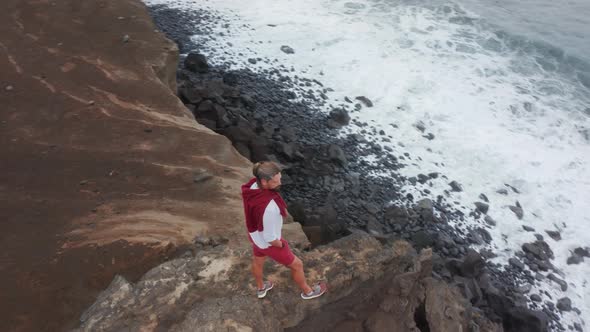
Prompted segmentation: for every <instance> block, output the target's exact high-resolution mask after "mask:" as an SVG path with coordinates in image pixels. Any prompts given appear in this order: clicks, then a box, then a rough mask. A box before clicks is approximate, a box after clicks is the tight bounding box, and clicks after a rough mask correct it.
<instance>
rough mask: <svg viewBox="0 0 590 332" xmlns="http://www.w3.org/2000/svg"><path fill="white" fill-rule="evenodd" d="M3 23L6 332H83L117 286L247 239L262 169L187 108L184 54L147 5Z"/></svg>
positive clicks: (80, 8) (70, 3) (53, 6)
mask: <svg viewBox="0 0 590 332" xmlns="http://www.w3.org/2000/svg"><path fill="white" fill-rule="evenodd" d="M0 9H1V10H0V20H1V21H2V22H3V23H2V28H1V29H0V77H2V79H1V83H0V84H2V86H1V89H0V104H1V105H2V106H1V107H2V111H1V112H0V143H1V144H0V160H1V162H0V205H1V206H2V208H1V209H0V210H1V212H0V216H1V217H2V218H1V219H2V223H0V234H2V236H1V237H2V238H1V241H0V249H1V250H0V251H1V252H2V257H1V258H0V271H1V272H2V273H0V284H1V285H2V286H1V289H0V293H1V294H2V296H1V297H0V311H1V312H2V313H3V315H2V317H3V319H0V330H2V331H14V330H20V331H25V330H27V331H57V330H63V329H66V328H67V327H69V326H74V325H75V324H76V322H77V318H78V317H79V315H80V313H81V312H82V311H83V309H84V308H85V307H87V306H89V305H90V304H91V303H92V302H93V301H94V299H95V296H96V295H97V294H98V292H99V291H100V290H103V289H104V288H105V287H107V286H108V285H109V283H110V282H111V280H112V279H113V276H114V275H116V274H122V275H125V276H126V277H127V278H129V279H130V280H134V281H135V280H136V279H137V278H139V277H140V276H141V275H142V274H144V273H145V272H146V271H147V270H148V269H150V268H152V267H153V266H155V265H157V264H159V263H161V262H162V261H164V260H166V259H167V258H169V257H172V256H173V255H174V252H175V251H177V248H180V247H182V246H184V245H186V244H187V243H191V241H192V240H193V238H195V237H196V236H199V235H207V236H210V235H215V234H221V233H223V234H224V235H226V236H228V237H231V236H233V235H235V234H238V232H239V234H240V236H241V235H243V233H242V232H241V228H240V226H241V225H242V213H243V212H242V207H241V202H240V198H239V194H238V192H237V190H236V188H238V187H239V184H240V183H242V181H244V179H245V178H246V177H247V176H248V172H249V171H248V168H249V162H248V161H247V160H246V159H244V158H243V157H242V156H240V155H239V154H238V153H237V152H236V151H235V150H234V149H233V148H232V147H231V144H230V143H229V141H228V140H227V139H226V138H224V137H222V136H219V135H217V134H215V133H213V132H211V131H210V130H208V129H207V128H205V127H203V126H201V125H200V124H198V123H197V122H195V121H194V118H193V116H192V114H190V112H188V111H187V110H186V108H185V107H184V105H183V104H182V103H181V102H180V100H179V99H178V98H177V97H176V95H175V94H176V77H175V74H176V65H177V58H178V49H177V46H176V45H175V44H173V43H172V42H170V41H169V40H167V39H166V38H165V37H164V36H163V34H161V33H157V32H155V31H154V30H155V27H154V25H153V23H152V20H151V18H150V17H149V15H148V13H147V11H146V9H145V7H144V5H143V4H142V3H141V2H140V1H135V0H127V1H99V0H89V1H77V0H65V1H18V0H6V1H2V3H1V5H0ZM236 237H237V235H236ZM227 246H230V247H231V246H232V244H231V243H228V244H227Z"/></svg>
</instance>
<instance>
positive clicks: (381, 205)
mask: <svg viewBox="0 0 590 332" xmlns="http://www.w3.org/2000/svg"><path fill="white" fill-rule="evenodd" d="M150 11H151V14H152V16H153V17H154V19H155V22H156V24H157V25H158V27H159V28H160V29H161V30H162V31H163V32H165V33H166V35H167V36H168V37H169V38H170V39H172V40H174V41H175V42H177V44H178V45H179V48H180V51H181V53H189V52H192V53H191V54H189V56H188V57H187V58H186V59H184V61H181V63H180V65H179V72H178V93H179V96H180V98H181V99H182V100H183V102H184V103H185V105H186V106H187V108H188V109H189V110H190V111H191V112H192V113H193V114H194V116H195V118H196V120H197V121H198V122H199V123H201V124H203V125H205V126H207V127H208V128H210V129H212V130H214V131H215V132H217V133H219V134H222V135H224V136H226V137H228V138H229V139H230V140H231V141H232V143H233V145H234V147H235V148H236V149H237V150H238V151H239V152H240V153H241V154H242V155H244V156H245V157H247V158H249V159H250V160H251V161H259V160H265V159H270V160H276V161H279V162H281V163H282V164H283V165H285V166H286V170H285V172H284V175H286V176H284V195H285V197H286V198H287V200H288V202H289V207H290V209H289V210H290V213H291V214H292V215H293V216H294V218H295V220H297V221H299V222H300V223H301V224H302V226H303V229H304V231H305V232H306V234H307V235H308V237H309V238H310V240H311V241H312V243H313V244H314V245H319V244H324V243H329V242H331V241H333V240H335V239H338V238H341V237H343V236H346V235H348V234H351V233H354V232H355V231H356V230H357V229H361V230H364V231H366V232H368V233H369V234H371V235H373V236H374V237H376V238H378V239H390V238H396V239H405V240H408V241H410V242H411V243H412V244H413V245H414V246H415V247H416V248H417V249H422V248H427V247H432V248H433V249H434V252H435V255H434V256H435V258H434V259H433V260H434V269H433V271H434V275H435V276H436V277H437V278H439V279H441V280H444V281H446V282H448V283H450V284H452V285H455V286H457V287H458V288H459V289H461V291H462V294H463V296H465V297H466V298H467V299H468V300H469V301H470V302H471V303H472V304H474V305H475V306H477V307H478V308H480V309H481V310H482V311H483V312H485V313H486V315H487V316H488V317H490V318H491V319H492V320H493V321H496V322H501V323H502V325H503V327H504V329H505V330H507V331H543V330H547V329H549V328H551V329H553V330H566V328H569V329H570V330H572V329H575V330H577V331H581V330H582V326H581V325H579V324H576V325H575V326H569V327H566V326H562V324H561V323H560V317H559V313H560V312H565V311H570V310H574V311H575V310H577V309H576V308H572V306H571V301H570V300H569V299H568V298H565V297H564V298H560V299H555V302H549V301H546V302H544V303H541V302H539V301H540V297H539V295H538V294H530V293H529V292H530V291H531V285H533V284H535V283H536V282H538V281H541V280H543V279H545V278H548V279H549V280H551V281H552V282H555V283H557V284H558V285H560V287H562V289H563V290H565V289H566V288H567V282H566V281H564V280H563V277H562V276H560V271H558V270H557V269H556V268H555V267H554V266H553V265H552V264H551V259H552V258H553V256H552V255H553V254H552V252H551V249H550V248H549V246H548V244H547V243H546V242H545V241H544V240H543V236H542V235H540V234H538V235H537V241H536V242H533V243H527V244H525V245H523V247H522V252H519V253H517V257H514V258H512V259H510V264H509V265H507V266H506V267H501V266H498V265H494V264H492V263H489V262H486V259H489V258H491V257H493V255H494V253H493V252H491V251H489V250H482V251H480V252H476V251H474V250H473V249H470V246H472V245H476V246H482V245H485V244H486V243H489V242H490V241H491V236H490V234H489V232H488V231H487V230H486V228H491V227H494V226H495V222H494V220H492V219H491V218H490V217H489V216H487V215H486V213H487V210H488V207H489V205H488V204H487V203H488V202H487V198H486V197H485V195H483V196H480V198H481V201H479V202H476V203H475V204H474V208H473V212H472V215H474V216H475V217H476V218H479V219H481V220H482V226H481V227H474V228H472V229H469V230H468V231H466V232H464V231H461V230H460V229H456V228H453V227H451V226H450V225H449V223H448V221H449V220H453V221H459V222H460V221H461V220H462V219H463V217H464V216H463V215H462V213H461V212H460V211H458V210H456V209H454V208H453V205H452V204H450V203H449V202H448V201H447V200H448V198H447V197H442V196H439V197H437V199H436V200H434V201H432V200H429V199H423V200H420V201H417V202H416V201H414V199H413V197H411V196H410V195H409V196H404V197H400V195H399V191H398V189H399V187H400V185H401V184H403V183H404V182H406V181H409V182H411V183H413V184H416V183H420V184H428V181H429V180H431V179H433V178H438V177H442V178H445V175H444V174H438V173H433V174H420V175H418V176H417V177H416V178H409V179H408V178H403V177H401V176H399V175H398V174H397V173H396V172H395V171H396V170H397V169H399V168H401V167H403V164H404V161H405V160H406V159H407V160H411V156H409V155H406V156H395V155H394V154H393V153H391V151H386V150H384V149H382V148H381V146H380V145H379V144H377V143H378V142H379V140H387V139H389V138H388V137H386V136H385V135H383V133H379V132H377V131H376V130H375V128H373V127H371V126H370V125H369V124H366V123H358V122H352V123H351V122H350V117H349V113H353V112H355V111H356V110H358V109H359V108H361V107H371V106H372V102H371V101H370V100H369V98H367V97H364V96H351V97H350V98H348V99H347V100H346V101H345V102H343V103H339V104H337V105H334V106H332V112H331V113H330V114H324V113H322V112H320V111H319V108H320V107H321V106H324V105H325V104H326V103H330V102H331V100H330V99H329V97H327V95H326V94H327V93H328V92H329V88H328V87H324V86H323V84H322V83H321V82H320V81H318V80H316V79H308V78H304V77H297V76H296V77H295V79H293V78H292V76H291V75H287V73H290V72H291V71H292V69H291V68H286V67H284V66H282V65H281V64H278V63H277V64H274V63H273V68H272V69H268V70H263V71H262V72H253V71H250V70H248V69H241V70H231V69H230V67H231V65H232V63H231V61H228V62H222V63H219V61H217V62H216V65H215V66H212V65H210V64H208V63H207V58H206V57H205V56H203V55H202V54H200V53H199V52H200V51H203V50H206V47H207V45H206V44H202V45H197V44H195V42H194V41H192V40H191V39H190V38H189V36H190V35H193V34H201V35H203V36H205V39H206V38H207V37H208V38H222V37H216V36H212V35H208V34H210V32H211V31H210V30H209V29H208V25H210V24H212V23H211V22H215V24H223V22H224V21H223V18H222V17H220V16H219V15H216V14H213V13H210V12H207V11H194V12H182V11H178V10H175V9H171V8H167V7H164V6H154V7H152V8H150ZM285 46H286V45H285ZM229 47H231V46H229ZM287 47H288V46H286V47H285V50H283V51H284V52H286V53H289V52H294V51H293V50H292V49H287ZM218 53H220V52H218ZM243 60H244V61H248V62H249V63H251V64H255V63H257V62H261V61H263V62H267V63H270V60H269V59H261V58H249V59H243ZM347 125H355V126H359V127H362V128H363V130H362V131H361V133H363V136H360V135H339V129H340V128H341V127H343V126H347ZM422 130H424V129H422ZM368 154H374V155H377V156H379V157H378V158H377V159H376V160H375V161H374V162H373V163H367V162H365V161H364V160H363V159H361V158H362V157H363V156H367V155H368ZM404 157H405V158H404ZM384 169H386V170H389V171H390V175H391V176H390V178H383V177H376V176H372V174H375V173H379V172H380V171H382V170H384ZM507 187H508V188H510V186H508V185H507ZM425 190H427V189H425ZM460 190H461V186H460V185H459V184H458V183H456V182H455V181H450V180H449V191H460ZM391 201H396V202H401V204H395V205H392V204H390V202H391ZM510 208H511V210H512V211H513V212H514V213H515V214H516V215H519V214H520V215H522V213H523V208H522V207H521V206H520V205H519V204H518V202H517V203H516V204H515V206H513V207H510ZM549 235H550V236H551V234H549ZM553 236H557V235H553ZM584 255H587V251H586V249H584V248H579V250H577V251H576V253H575V255H573V256H572V262H573V261H574V260H579V258H580V257H583V256H584ZM525 265H526V266H527V267H528V269H527V268H525ZM538 271H543V272H546V271H552V273H550V274H548V276H547V277H545V276H544V275H543V274H540V273H533V272H538ZM547 295H549V294H547ZM527 303H528V307H529V308H530V309H528V308H527ZM578 314H579V311H578Z"/></svg>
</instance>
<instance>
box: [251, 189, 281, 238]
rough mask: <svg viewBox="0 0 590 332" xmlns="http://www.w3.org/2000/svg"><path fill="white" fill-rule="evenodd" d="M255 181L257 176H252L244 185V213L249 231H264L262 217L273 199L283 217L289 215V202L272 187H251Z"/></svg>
mask: <svg viewBox="0 0 590 332" xmlns="http://www.w3.org/2000/svg"><path fill="white" fill-rule="evenodd" d="M254 182H256V178H252V179H251V180H250V181H248V182H247V183H246V184H243V185H242V201H243V202H244V215H245V216H246V227H247V228H248V233H252V232H256V231H259V232H262V230H263V229H264V225H263V223H262V217H263V216H264V211H265V210H266V207H267V206H268V203H270V201H271V200H274V201H275V203H276V204H277V206H278V207H279V210H280V211H281V215H282V216H283V217H286V216H287V204H286V203H285V201H284V200H283V198H282V197H281V195H280V194H279V193H278V192H276V191H274V190H270V189H250V187H251V186H252V185H253V184H254Z"/></svg>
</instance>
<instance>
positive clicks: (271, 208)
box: [250, 182, 283, 249]
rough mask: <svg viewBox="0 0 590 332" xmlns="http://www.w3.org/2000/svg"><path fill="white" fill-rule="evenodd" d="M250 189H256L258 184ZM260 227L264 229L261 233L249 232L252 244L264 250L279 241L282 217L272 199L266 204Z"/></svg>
mask: <svg viewBox="0 0 590 332" xmlns="http://www.w3.org/2000/svg"><path fill="white" fill-rule="evenodd" d="M250 189H258V184H257V183H256V182H254V184H252V186H250ZM262 225H263V228H264V229H263V230H262V232H259V231H254V232H251V233H250V237H251V238H252V242H254V244H255V245H256V246H257V247H258V248H260V249H266V248H268V247H270V246H271V245H270V242H271V241H274V240H280V239H281V230H282V229H283V216H282V215H281V210H280V209H279V206H278V205H277V203H276V202H275V201H274V199H271V200H270V202H268V205H267V206H266V209H265V210H264V215H263V216H262Z"/></svg>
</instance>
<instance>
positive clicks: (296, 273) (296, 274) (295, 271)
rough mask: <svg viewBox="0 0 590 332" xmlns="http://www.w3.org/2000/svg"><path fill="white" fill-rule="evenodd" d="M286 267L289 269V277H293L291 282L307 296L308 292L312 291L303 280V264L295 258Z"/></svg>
mask: <svg viewBox="0 0 590 332" xmlns="http://www.w3.org/2000/svg"><path fill="white" fill-rule="evenodd" d="M288 267H289V268H290V269H291V276H292V277H293V280H294V281H295V283H296V284H297V286H299V288H301V290H302V291H303V293H305V294H308V293H309V292H311V291H312V289H311V287H309V285H308V284H307V281H306V280H305V273H304V272H303V262H302V261H301V259H299V257H297V256H295V260H294V261H293V263H291V265H289V266H288Z"/></svg>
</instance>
